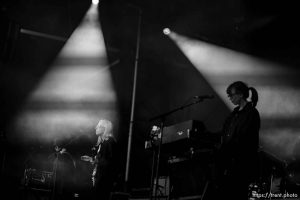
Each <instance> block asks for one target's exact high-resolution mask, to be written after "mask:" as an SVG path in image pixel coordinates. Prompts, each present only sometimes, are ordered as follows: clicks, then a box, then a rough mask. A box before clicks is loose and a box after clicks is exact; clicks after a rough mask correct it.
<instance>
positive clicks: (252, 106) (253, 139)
mask: <svg viewBox="0 0 300 200" xmlns="http://www.w3.org/2000/svg"><path fill="white" fill-rule="evenodd" d="M249 94H251V101H249V100H248V98H249ZM227 95H228V97H229V99H230V101H231V102H232V104H234V105H235V106H236V107H235V108H234V110H233V111H232V113H231V114H230V115H229V116H228V118H227V119H226V121H225V123H224V126H223V137H222V138H223V141H222V146H221V149H220V151H219V155H218V156H219V158H218V162H219V163H218V166H219V169H221V170H220V171H221V172H222V177H223V180H222V181H223V182H222V183H221V191H222V192H221V194H222V195H223V197H228V198H229V199H239V200H243V199H248V186H249V184H250V182H252V181H254V179H255V178H256V175H257V166H258V165H257V164H258V163H257V151H258V147H259V129H260V115H259V112H258V110H257V109H256V104H257V101H258V94H257V91H256V89H254V88H253V87H250V88H249V87H248V86H247V85H246V84H245V83H244V82H241V81H237V82H234V83H232V84H230V85H229V86H228V88H227Z"/></svg>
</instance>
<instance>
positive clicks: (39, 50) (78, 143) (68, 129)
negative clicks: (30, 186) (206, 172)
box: [0, 0, 300, 196]
mask: <svg viewBox="0 0 300 200" xmlns="http://www.w3.org/2000/svg"><path fill="white" fill-rule="evenodd" d="M90 5H91V1H88V0H84V1H83V0H72V1H70V0H59V1H56V0H43V1H37V0H31V1H25V0H10V1H9V0H7V1H2V2H1V7H0V9H1V10H0V12H1V13H0V14H1V22H0V24H1V32H0V33H1V36H0V50H1V51H0V53H1V62H0V64H1V65H0V66H1V73H0V74H1V75H0V76H1V77H0V80H1V93H2V95H1V120H0V123H1V124H0V134H1V176H2V177H3V178H2V177H1V181H3V182H2V183H4V184H5V186H6V187H4V188H2V189H4V191H6V192H7V193H8V194H14V195H16V196H17V195H18V193H15V191H17V188H18V187H19V185H20V183H21V179H22V177H23V173H24V170H25V168H27V167H28V166H29V165H31V166H33V167H35V168H40V169H41V170H46V171H49V170H51V163H50V164H49V163H47V162H48V161H47V157H48V156H49V155H50V154H51V153H53V145H54V141H56V142H57V143H60V144H62V145H65V146H66V148H67V149H68V151H69V152H70V153H71V154H72V155H73V158H74V160H75V161H76V162H77V165H78V170H81V171H80V172H79V173H78V174H80V175H79V179H80V180H81V182H82V185H81V186H82V187H83V188H84V187H86V185H84V184H87V182H88V180H87V178H86V177H87V176H89V173H90V170H91V169H90V168H89V166H87V165H85V163H83V162H82V161H80V156H81V155H83V154H85V153H86V152H87V151H88V150H89V149H90V148H91V146H92V145H93V144H94V143H95V136H94V127H95V125H96V123H97V121H98V120H99V119H100V118H102V117H107V118H109V119H111V120H112V121H113V122H114V124H115V134H116V137H117V139H118V142H119V144H120V148H121V154H122V159H121V163H122V165H121V168H122V169H121V173H120V178H119V179H120V182H123V180H124V176H125V164H126V153H127V142H128V134H129V127H130V115H131V106H132V105H131V103H132V91H133V85H134V81H133V80H134V67H135V61H137V63H138V74H137V82H136V86H137V87H136V96H135V113H134V114H135V115H134V121H133V131H132V134H133V138H132V151H131V160H130V161H131V162H130V171H129V185H130V188H147V187H150V177H151V170H152V168H151V165H152V152H151V150H148V149H147V150H146V149H145V141H146V140H147V139H148V136H149V134H150V131H151V127H152V125H159V124H160V120H155V121H149V119H151V118H153V117H155V116H158V115H159V114H162V113H165V112H168V111H170V110H172V109H174V108H177V107H179V106H182V105H184V104H186V103H188V102H192V101H193V98H192V97H193V96H195V95H205V94H209V95H214V96H215V98H214V99H207V100H204V101H203V102H201V103H199V104H196V105H193V106H191V107H188V108H186V109H183V110H180V111H178V112H176V113H173V114H172V115H170V116H168V117H167V118H166V120H165V126H170V125H173V124H177V123H180V122H184V121H187V120H198V121H202V122H203V123H204V125H205V127H206V128H207V129H208V130H210V131H218V130H220V129H221V127H222V124H223V121H224V119H225V117H226V116H227V115H228V114H229V112H230V110H231V109H232V107H231V106H230V105H229V101H228V100H227V99H226V93H225V89H226V86H227V85H229V84H230V83H231V82H233V81H236V80H244V81H246V82H247V83H249V85H250V86H254V87H255V88H257V90H258V92H259V95H260V99H259V103H258V109H259V111H260V114H261V119H262V127H261V134H260V145H261V148H262V151H263V152H266V153H267V157H268V158H270V159H271V160H275V161H274V162H279V163H280V165H281V164H286V165H289V166H291V168H292V170H294V171H296V172H295V173H296V174H298V167H294V166H299V165H298V162H299V161H298V160H299V155H300V154H299V152H300V151H299V149H300V132H299V131H300V127H299V125H300V109H299V106H300V103H299V102H300V96H299V94H300V93H299V88H300V84H299V83H300V82H299V78H298V77H299V74H300V73H299V72H300V71H299V64H300V59H299V58H300V56H299V52H300V51H299V50H300V46H299V45H300V40H299V30H298V29H297V25H298V24H299V19H300V18H299V14H298V13H299V12H297V10H296V6H295V5H293V4H292V3H291V2H279V1H269V0H268V1H263V2H262V1H250V0H229V1H220V0H212V1H206V0H190V1H183V0H172V1H171V0H164V1H159V0H152V1H147V0H123V1H121V0H102V1H100V2H99V5H98V7H97V10H98V11H99V18H97V23H98V26H99V27H101V31H102V34H103V38H104V43H103V44H100V43H99V46H101V45H102V46H103V47H105V48H104V52H105V55H106V57H103V56H100V55H99V57H97V55H94V57H93V56H87V57H83V56H82V55H79V54H78V55H77V54H76V52H75V54H74V55H73V56H69V55H66V54H63V55H62V52H64V51H63V49H64V47H65V46H66V45H67V44H68V43H69V42H71V41H70V38H72V35H74V34H75V33H76V30H77V28H78V27H79V25H80V24H81V23H82V21H88V19H86V18H85V15H86V12H87V11H88V10H89V9H90ZM139 17H140V18H139ZM139 19H140V20H141V23H140V26H139ZM139 27H140V35H138V28H139ZM165 27H168V28H170V29H171V31H174V34H173V35H172V34H171V35H170V36H167V35H164V34H163V32H162V30H163V29H164V28H165ZM26 31H27V32H26ZM30 31H32V32H30ZM34 33H42V34H34ZM43 34H44V35H43ZM99 34H100V33H99ZM83 35H84V34H83ZM139 36H140V40H139V43H138V45H139V57H138V60H136V55H137V54H136V53H137V52H136V47H137V38H138V37H139ZM88 39H89V36H88V35H87V36H86V38H85V37H82V38H81V40H80V42H81V43H82V45H83V46H84V44H85V41H87V40H88ZM72 41H74V42H75V41H76V40H72ZM95 46H97V43H96V44H95ZM88 49H89V47H88V46H87V48H86V49H85V50H84V51H83V52H86V54H87V55H88V54H89V53H90V52H89V51H88ZM201 51H202V52H204V54H201ZM193 52H195V53H193ZM94 53H95V52H94ZM91 54H93V52H91ZM103 63H105V64H104V65H107V66H109V67H108V68H107V69H108V70H107V71H105V73H106V74H108V75H109V78H110V79H109V80H111V84H110V85H109V87H106V84H104V82H102V80H104V79H105V78H103V79H102V78H101V80H100V79H99V82H98V79H97V78H95V79H93V77H94V76H93V73H94V71H93V70H95V73H96V74H97V73H98V71H97V70H98V68H97V65H98V64H99V65H103ZM66 66H67V69H68V70H69V69H70V72H71V69H72V67H74V69H78V73H77V71H76V76H75V80H74V79H73V77H71V79H72V80H70V81H73V82H74V83H76V84H75V86H72V87H65V88H60V89H58V88H56V87H57V86H58V85H59V84H58V82H56V81H55V80H56V79H54V81H53V80H50V78H49V76H50V77H51V76H52V75H53V73H52V72H53V71H52V70H53V69H56V70H58V72H57V71H56V72H55V73H57V75H61V79H59V80H69V79H67V78H68V75H70V73H69V71H68V70H65V69H66V68H64V67H66ZM90 66H93V68H91V67H90ZM85 69H87V70H89V69H92V70H91V72H90V71H89V72H87V71H85ZM60 70H61V71H60ZM85 73H91V74H90V75H89V76H88V77H90V78H87V80H86V81H91V80H94V82H92V81H91V82H92V83H91V84H92V85H96V86H97V87H96V86H95V88H94V89H95V90H99V91H101V90H102V89H103V88H104V89H103V91H112V92H113V95H112V96H113V97H114V98H112V97H111V96H110V95H111V93H109V94H106V93H105V94H103V95H102V96H101V95H100V96H96V97H95V98H94V97H93V96H90V95H89V94H88V93H84V94H86V96H85V95H82V96H80V98H79V100H78V101H77V100H76V101H75V100H74V99H73V97H71V96H68V95H69V94H72V91H74V94H75V93H76V94H77V92H80V86H81V84H84V82H81V76H84V74H85ZM49 74H50V75H49ZM57 80H58V79H57ZM105 80H106V79H105ZM50 81H53V84H54V86H53V88H52V89H53V91H54V93H53V94H54V95H56V93H55V91H59V92H60V93H59V95H61V94H64V93H65V94H67V95H66V98H65V99H59V98H58V99H55V98H48V97H47V96H43V98H42V99H39V98H36V97H40V96H39V95H41V94H42V95H44V94H47V91H50V90H47V89H49V87H50V86H49V87H48V86H47V85H46V86H45V85H43V84H47V83H49V82H50ZM73 82H72V83H73ZM61 83H62V84H67V83H66V82H63V81H62V82H61ZM51 84H52V83H51ZM55 84H57V85H55ZM42 86H43V87H42ZM98 86H99V87H98ZM40 87H41V88H42V89H39V88H40ZM51 87H52V86H51ZM43 88H44V89H45V91H46V92H45V93H43V92H42V93H39V92H36V91H41V90H43ZM53 91H52V90H51V92H53ZM51 94H52V93H51ZM50 96H51V95H50ZM83 113H84V114H83ZM48 115H49V116H51V118H47V116H48ZM47 119H51V120H52V121H47ZM178 168H179V167H178ZM175 169H177V168H175ZM179 171H180V170H179ZM294 171H293V172H294ZM197 173H200V174H202V173H203V172H202V171H200V172H199V171H197ZM85 175H86V176H85ZM178 176H180V174H179V175H178ZM200 176H201V177H202V175H200ZM294 180H295V181H296V182H298V181H300V180H298V178H296V177H294ZM200 182H201V181H200ZM199 184H201V187H202V184H203V182H201V183H199ZM78 187H80V185H79V186H78Z"/></svg>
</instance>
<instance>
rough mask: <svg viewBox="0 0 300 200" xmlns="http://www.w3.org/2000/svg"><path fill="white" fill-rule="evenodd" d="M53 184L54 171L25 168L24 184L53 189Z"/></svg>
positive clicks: (31, 186)
mask: <svg viewBox="0 0 300 200" xmlns="http://www.w3.org/2000/svg"><path fill="white" fill-rule="evenodd" d="M52 184H53V172H48V171H40V170H36V169H31V168H29V169H25V172H24V186H26V187H30V188H37V189H51V186H52Z"/></svg>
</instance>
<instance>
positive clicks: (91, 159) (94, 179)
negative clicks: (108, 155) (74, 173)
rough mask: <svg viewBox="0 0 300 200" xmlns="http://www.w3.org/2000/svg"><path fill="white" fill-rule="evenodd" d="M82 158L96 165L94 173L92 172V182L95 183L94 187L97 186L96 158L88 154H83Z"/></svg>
mask: <svg viewBox="0 0 300 200" xmlns="http://www.w3.org/2000/svg"><path fill="white" fill-rule="evenodd" d="M80 159H81V160H82V161H86V162H90V163H91V164H92V165H94V169H93V173H92V184H93V187H94V186H95V183H96V178H95V176H96V172H97V164H96V162H95V160H96V159H95V158H93V157H91V156H87V155H84V156H81V157H80Z"/></svg>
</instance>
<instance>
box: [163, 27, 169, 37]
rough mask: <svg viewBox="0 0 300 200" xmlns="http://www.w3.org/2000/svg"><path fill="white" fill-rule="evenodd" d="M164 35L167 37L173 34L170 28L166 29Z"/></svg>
mask: <svg viewBox="0 0 300 200" xmlns="http://www.w3.org/2000/svg"><path fill="white" fill-rule="evenodd" d="M163 33H164V34H165V35H169V34H170V33H171V30H170V29H169V28H164V30H163Z"/></svg>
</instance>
